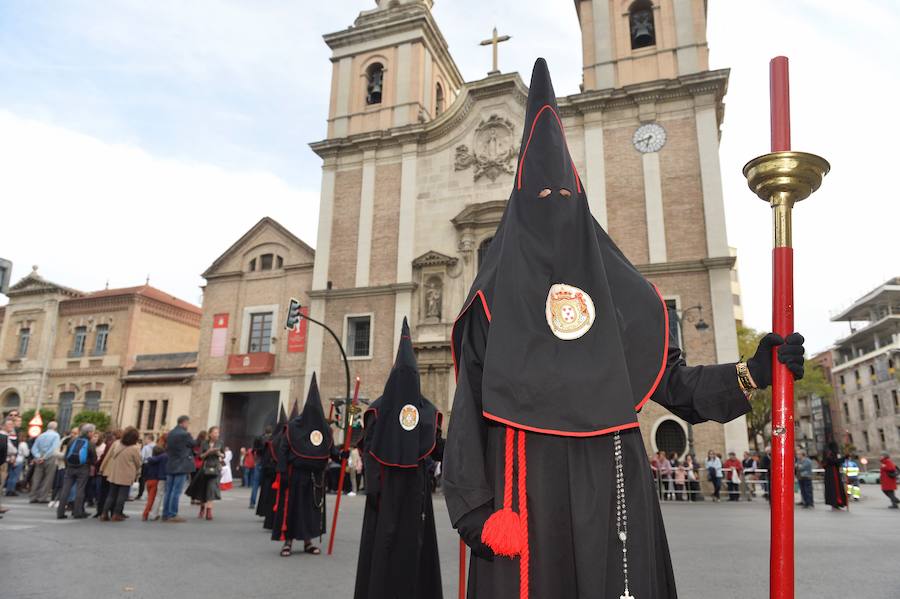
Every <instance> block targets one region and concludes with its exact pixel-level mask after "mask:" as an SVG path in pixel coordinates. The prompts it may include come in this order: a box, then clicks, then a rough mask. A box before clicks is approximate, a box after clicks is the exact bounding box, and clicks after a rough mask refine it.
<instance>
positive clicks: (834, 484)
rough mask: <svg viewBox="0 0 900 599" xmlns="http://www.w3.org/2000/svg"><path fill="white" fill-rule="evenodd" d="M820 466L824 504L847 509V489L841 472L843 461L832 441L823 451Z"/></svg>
mask: <svg viewBox="0 0 900 599" xmlns="http://www.w3.org/2000/svg"><path fill="white" fill-rule="evenodd" d="M822 465H823V466H824V467H825V474H824V476H825V503H826V504H828V505H830V506H831V507H833V508H837V509H842V508H845V507H847V487H846V484H845V482H844V476H843V473H842V472H841V468H843V466H844V459H843V458H842V457H841V455H840V453H839V450H838V447H837V444H835V443H834V442H833V441H832V445H831V446H829V447H828V449H827V450H826V451H825V457H824V458H823V459H822Z"/></svg>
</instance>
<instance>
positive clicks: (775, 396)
mask: <svg viewBox="0 0 900 599" xmlns="http://www.w3.org/2000/svg"><path fill="white" fill-rule="evenodd" d="M769 100H770V110H771V126H772V152H788V151H790V149H791V99H790V86H789V80H788V59H787V57H785V56H776V57H775V58H773V59H772V61H771V62H770V63H769ZM772 330H773V331H774V332H775V333H778V334H779V335H781V336H782V337H785V338H786V337H787V336H788V335H790V334H791V333H793V332H794V250H793V248H792V247H791V243H790V236H789V235H788V236H784V235H782V236H781V239H778V236H777V235H776V240H775V247H774V248H773V250H772ZM772 432H773V434H772V470H771V472H770V475H769V485H770V493H771V497H770V500H771V508H772V512H771V548H770V556H769V560H770V561H769V569H770V579H769V596H770V597H772V599H793V597H794V467H793V466H794V378H793V377H792V376H791V373H790V371H788V369H787V367H786V366H785V365H784V364H782V363H781V362H779V361H778V358H777V355H776V354H775V353H773V354H772Z"/></svg>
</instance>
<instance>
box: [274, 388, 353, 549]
mask: <svg viewBox="0 0 900 599" xmlns="http://www.w3.org/2000/svg"><path fill="white" fill-rule="evenodd" d="M276 456H277V457H278V474H277V477H276V481H277V482H276V483H275V487H276V488H277V491H278V493H277V496H276V499H275V508H274V526H273V527H272V540H273V541H284V542H289V541H293V540H294V539H299V540H302V541H310V540H312V539H313V537H318V536H321V535H322V534H324V533H325V467H326V466H327V465H328V461H329V460H331V459H335V460H337V459H339V456H338V452H337V449H336V448H335V447H334V439H333V436H332V433H331V426H330V424H329V423H328V421H327V420H326V419H325V412H324V410H323V409H322V401H321V399H320V397H319V387H318V384H317V383H316V375H315V373H313V376H312V381H311V382H310V385H309V393H308V394H307V396H306V403H305V404H304V406H303V412H301V413H300V415H299V416H295V417H294V418H292V419H291V420H290V421H289V422H288V423H287V426H285V428H284V434H283V435H282V436H281V440H280V442H279V444H278V448H277V450H276Z"/></svg>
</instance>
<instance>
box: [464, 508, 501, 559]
mask: <svg viewBox="0 0 900 599" xmlns="http://www.w3.org/2000/svg"><path fill="white" fill-rule="evenodd" d="M493 511H494V510H493V507H492V502H488V503H486V504H484V505H482V506H480V507H477V508H475V509H474V510H472V511H471V512H469V513H468V514H466V515H464V516H463V517H462V518H460V519H459V522H457V523H456V531H457V532H458V533H459V536H460V538H462V540H463V542H464V543H465V544H466V545H468V546H469V548H470V549H471V550H472V553H473V554H474V555H476V556H478V557H480V558H481V559H484V560H487V561H489V562H492V561H494V552H493V551H491V548H490V547H488V546H487V545H485V544H484V543H482V542H481V529H483V528H484V523H485V522H487V519H488V518H490V517H491V514H492V513H493Z"/></svg>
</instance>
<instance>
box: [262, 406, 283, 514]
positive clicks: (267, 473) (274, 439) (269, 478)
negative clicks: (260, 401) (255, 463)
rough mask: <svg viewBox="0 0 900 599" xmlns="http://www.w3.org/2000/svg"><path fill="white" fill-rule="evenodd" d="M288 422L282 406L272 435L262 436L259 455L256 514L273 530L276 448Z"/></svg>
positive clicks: (276, 493)
mask: <svg viewBox="0 0 900 599" xmlns="http://www.w3.org/2000/svg"><path fill="white" fill-rule="evenodd" d="M285 424H287V415H286V414H285V413H284V407H283V406H282V407H281V410H280V413H279V416H278V422H277V423H276V424H275V430H274V431H273V433H272V434H270V435H265V436H263V437H262V450H261V451H260V453H259V454H258V455H257V458H256V459H257V460H259V470H260V474H259V497H257V501H256V515H257V516H262V518H263V528H264V529H265V530H272V523H273V522H274V521H275V512H274V508H275V499H276V496H277V495H278V491H277V490H276V489H273V488H272V485H273V484H275V477H276V475H277V470H278V456H277V455H276V451H275V448H276V447H278V443H279V442H280V441H281V435H282V433H283V432H284V425H285Z"/></svg>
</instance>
